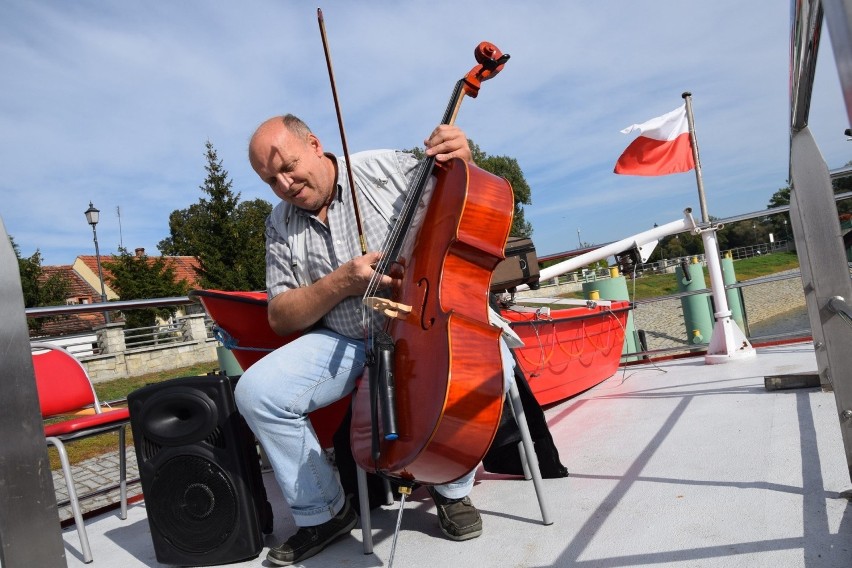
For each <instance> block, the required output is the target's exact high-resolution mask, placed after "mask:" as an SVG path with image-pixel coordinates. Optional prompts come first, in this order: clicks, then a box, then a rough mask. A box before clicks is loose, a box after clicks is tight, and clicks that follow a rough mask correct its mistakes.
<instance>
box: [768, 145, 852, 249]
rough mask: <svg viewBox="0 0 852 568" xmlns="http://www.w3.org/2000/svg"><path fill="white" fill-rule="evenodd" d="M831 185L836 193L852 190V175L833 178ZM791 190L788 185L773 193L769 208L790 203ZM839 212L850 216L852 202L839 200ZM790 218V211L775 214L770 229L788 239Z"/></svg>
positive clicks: (769, 223)
mask: <svg viewBox="0 0 852 568" xmlns="http://www.w3.org/2000/svg"><path fill="white" fill-rule="evenodd" d="M849 166H852V162H846V167H849ZM831 187H832V189H833V190H834V193H835V194H838V193H845V192H847V191H852V176H846V177H840V178H836V179H833V180H831ZM790 191H791V188H790V186H789V185H788V186H786V187H782V188H780V189H779V190H778V191H776V192H775V193H773V194H772V196H771V197H770V198H769V203H767V204H766V207H767V209H772V208H773V207H781V206H782V205H789V204H790ZM837 213H838V215H840V216H841V217H849V213H852V202H850V201H839V202H838V203H837ZM789 219H790V215H789V213H782V214H780V215H773V216H772V217H771V218H770V219H769V220H768V225H769V229H770V230H771V231H772V232H773V233H775V234H776V235H785V237H784V238H785V239H786V238H787V236H786V235H787V234H788V232H789V231H788V228H787V226H788V222H789ZM790 236H792V235H790Z"/></svg>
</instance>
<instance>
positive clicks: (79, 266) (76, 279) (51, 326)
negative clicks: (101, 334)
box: [31, 248, 203, 338]
mask: <svg viewBox="0 0 852 568" xmlns="http://www.w3.org/2000/svg"><path fill="white" fill-rule="evenodd" d="M135 253H136V256H142V255H144V254H145V249H144V248H137V249H136V250H135ZM148 258H149V261H153V260H154V259H155V258H157V257H148ZM167 258H168V260H169V262H170V263H171V264H172V266H173V267H174V269H175V278H176V280H178V281H180V280H186V281H187V282H188V283H189V286H190V288H198V287H200V286H199V283H198V276H197V274H196V270H195V269H196V268H197V267H199V263H198V259H196V258H195V257H192V256H170V257H167ZM112 259H113V257H112V256H102V257H101V270H102V272H103V277H104V288H103V289H104V293H105V294H106V297H107V300H108V301H110V300H119V299H120V298H119V296H118V293H117V292H116V291H115V290H113V289H112V288H111V287H110V285H109V278H110V276H112V274H111V273H110V271H109V270H108V269H107V268H106V266H105V265H104V264H105V263H107V262H110V261H111V260H112ZM53 275H59V276H60V277H61V278H63V279H64V280H66V281H67V282H68V283H69V285H70V289H69V297H68V298H66V300H65V303H66V304H68V305H72V304H92V303H96V302H100V301H101V281H100V278H99V276H98V261H97V257H96V256H95V255H80V256H78V257H77V258H76V259H75V260H74V264H72V265H64V266H43V267H42V275H41V279H42V281H44V280H47V279H48V278H50V277H51V276H53ZM199 308H200V309H202V310H203V308H201V307H200V306H199ZM178 311H183V310H181V308H178ZM104 323H105V320H104V315H103V314H102V313H97V312H91V313H85V314H73V315H66V316H56V317H52V318H48V319H47V320H45V321H44V322H43V323H42V326H41V329H40V330H39V331H38V336H42V337H51V338H53V337H63V336H68V335H75V334H81V333H83V334H85V333H90V332H91V330H92V329H93V328H95V327H97V326H99V325H103V324H104ZM31 335H32V333H31Z"/></svg>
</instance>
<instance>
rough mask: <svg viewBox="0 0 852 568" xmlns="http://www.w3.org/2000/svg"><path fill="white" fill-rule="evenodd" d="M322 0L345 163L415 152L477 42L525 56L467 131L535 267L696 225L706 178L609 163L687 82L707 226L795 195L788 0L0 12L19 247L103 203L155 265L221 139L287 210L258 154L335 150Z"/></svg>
mask: <svg viewBox="0 0 852 568" xmlns="http://www.w3.org/2000/svg"><path fill="white" fill-rule="evenodd" d="M318 7H319V8H322V10H323V14H324V17H325V25H326V29H327V33H328V40H329V44H330V50H331V57H332V62H333V67H334V72H335V75H336V82H337V91H338V96H339V99H340V103H341V109H342V114H343V120H344V123H345V127H346V137H347V143H348V147H349V150H350V152H355V151H358V150H367V149H378V148H411V147H414V146H419V145H422V142H423V140H424V138H425V137H426V136H427V135H428V134H429V133H430V132H431V131H432V129H433V128H434V126H435V125H437V124H438V122H439V121H440V119H441V116H442V115H443V113H444V109H445V107H446V104H447V101H448V100H449V97H450V94H451V91H452V88H453V86H454V84H455V82H456V81H457V80H458V79H459V78H461V77H462V76H464V75H465V74H466V73H467V72H468V71H469V70H470V69H471V68H472V67H473V66H474V65H475V64H476V62H475V60H474V58H473V50H474V48H475V47H476V46H477V45H478V44H479V43H480V42H481V41H490V42H492V43H494V44H495V45H497V47H498V48H500V49H501V50H502V51H503V52H504V53H508V54H509V55H510V56H511V59H510V60H509V61H508V62H507V63H506V66H505V68H504V69H503V71H502V72H501V73H500V74H499V75H498V76H497V77H495V78H494V79H492V80H490V81H488V82H486V83H484V84H483V86H482V88H481V90H480V93H479V96H478V97H477V98H476V99H471V98H467V99H466V100H465V102H464V103H463V104H462V106H461V110H460V112H459V115H458V119H457V124H458V125H459V126H460V127H462V128H463V129H464V130H465V132H466V133H467V135H468V137H469V138H470V139H472V140H473V141H474V142H476V143H477V144H478V145H479V146H480V148H481V149H482V150H484V151H485V152H486V153H487V154H489V155H496V156H509V157H512V158H515V159H516V160H517V161H518V163H519V165H520V166H521V168H522V170H523V172H524V175H525V178H526V180H527V182H528V183H529V185H530V187H531V189H532V203H531V204H529V205H526V206H524V210H525V216H526V219H527V221H529V222H530V223H531V224H532V227H533V235H532V238H533V242H534V244H535V246H536V250H537V252H538V254H539V255H540V256H543V255H547V254H554V253H558V252H562V251H566V250H571V249H575V248H577V247H578V246H579V244H580V243H581V242H582V243H584V244H585V243H590V244H597V243H606V242H610V241H614V240H620V239H622V238H626V237H628V236H630V235H632V234H635V233H638V232H641V231H644V230H647V229H650V228H651V227H653V225H654V223H658V224H664V223H667V222H670V221H675V220H678V219H680V218H682V211H683V209H684V208H686V207H692V208H693V210H694V211H696V212H698V211H700V209H699V201H698V192H697V189H696V179H695V175H694V173H693V172H688V173H682V174H675V175H669V176H663V177H636V176H619V175H616V174H614V173H613V172H612V169H613V166H614V164H615V161H616V159H617V158H618V156H619V155H620V154H621V152H622V151H623V150H624V149H625V148H626V147H627V145H628V144H629V143H630V141H631V140H632V139H633V137H635V134H631V135H625V134H622V133H621V132H620V131H621V130H622V129H624V128H625V127H627V126H629V125H631V124H634V123H640V122H643V121H645V120H647V119H650V118H653V117H656V116H659V115H662V114H664V113H666V112H668V111H671V110H673V109H675V108H677V107H678V106H680V105H681V104H682V103H683V99H682V97H681V94H682V93H683V92H685V91H689V92H691V93H692V105H693V112H694V116H695V131H696V137H697V141H698V147H699V151H700V160H701V168H702V172H703V180H704V187H705V192H706V200H707V208H708V212H709V214H710V215H712V216H714V217H718V218H725V217H730V216H733V215H738V214H744V213H749V212H753V211H758V210H761V209H764V208H766V206H767V204H768V201H769V198H770V197H771V196H772V194H773V193H775V191H777V190H778V189H779V188H782V187H785V186H787V177H788V156H789V126H788V125H789V113H790V111H789V94H788V85H789V36H790V6H789V3H784V2H778V0H750V1H749V2H742V1H741V0H713V1H703V2H697V1H692V0H599V1H596V2H567V1H550V2H545V1H522V0H489V1H487V2H486V1H480V0H472V1H459V0H452V1H444V0H430V1H429V2H425V1H419V2H411V1H405V0H395V1H390V0H388V1H361V2H352V1H344V0H328V1H325V2H320V3H318V4H317V3H307V2H301V1H294V0H290V1H288V0H270V1H266V0H247V1H245V2H225V1H224V0H222V1H209V0H181V1H180V2H170V1H166V0H160V1H153V0H139V1H136V2H124V1H119V0H98V1H89V0H75V1H74V2H66V1H61V0H41V1H38V2H33V1H31V0H4V1H3V2H2V3H0V77H3V88H2V89H0V167H2V173H0V196H2V199H0V218H2V221H3V223H4V225H5V228H6V231H7V232H8V233H9V234H10V235H12V237H13V238H14V240H15V242H16V244H17V245H18V246H19V248H20V250H21V254H22V255H23V256H30V255H32V254H33V253H34V252H35V251H36V250H38V251H40V252H41V254H42V257H43V264H45V265H61V264H71V263H73V261H74V259H75V258H76V257H77V256H78V255H83V254H94V242H93V234H92V230H91V227H90V226H89V225H88V224H87V223H86V219H85V216H84V211H85V210H86V209H87V208H88V206H89V202H91V203H93V204H94V205H95V207H97V208H98V209H100V211H101V217H100V222H99V224H98V225H97V237H98V242H99V245H100V252H101V254H102V255H103V254H112V253H115V252H117V250H118V248H119V246H124V247H125V248H126V249H128V250H130V251H133V250H134V249H135V248H137V247H142V248H144V249H145V250H146V252H147V253H148V254H149V255H156V254H159V253H158V251H157V248H156V247H157V243H159V242H160V241H161V240H162V239H163V238H165V237H167V236H168V235H169V228H168V218H169V214H170V213H171V212H172V211H175V210H177V209H185V208H187V207H188V206H190V205H191V204H193V203H196V202H197V201H198V200H199V198H201V197H202V196H203V193H202V192H201V190H200V189H199V186H201V185H202V184H203V182H204V178H205V176H206V172H205V169H204V168H205V165H206V159H205V143H206V142H207V141H210V142H211V143H212V144H213V147H214V148H215V149H216V151H217V153H218V157H219V159H220V160H221V161H222V166H223V167H224V169H225V170H227V171H228V173H229V176H230V179H231V180H232V182H233V190H234V191H235V192H238V193H239V194H240V197H241V199H243V200H249V199H255V198H263V199H266V200H268V201H270V202H273V203H274V202H275V199H276V198H275V196H274V195H273V194H272V193H271V191H270V190H269V188H268V187H267V186H265V185H264V184H263V183H262V182H260V180H259V179H257V178H256V176H255V174H254V172H253V171H252V170H251V168H250V166H249V164H248V160H247V144H248V140H249V137H250V136H251V134H252V132H253V131H254V129H255V128H256V127H257V125H258V124H260V123H261V122H262V121H263V120H265V119H266V118H268V117H270V116H274V115H278V114H283V113H287V112H290V113H293V114H296V115H298V116H300V117H301V118H302V119H303V120H305V121H306V122H307V123H308V124H309V125H310V126H311V128H312V129H313V130H314V132H315V133H316V134H317V136H318V137H319V138H320V140H321V141H322V142H323V144H324V146H325V149H326V150H328V151H331V152H334V153H341V148H342V145H341V142H340V135H339V131H338V126H337V121H336V115H335V110H334V106H333V98H332V94H331V88H330V86H329V79H328V71H327V68H326V63H325V59H324V56H323V48H322V41H321V38H320V33H319V26H318V24H317V13H316V12H317V8H318ZM823 31H824V35H823V43H822V45H821V46H820V50H819V59H818V64H817V69H816V79H815V85H814V91H813V97H812V102H811V111H810V121H809V125H810V128H811V130H812V132H813V135H814V138H815V139H816V142H817V144H818V145H819V147H820V150H821V151H822V154H823V157H824V158H825V161H826V164H827V165H828V167H829V168H830V169H835V168H839V167H842V166H843V165H845V164H846V163H847V162H849V161H850V160H852V156H850V154H852V145H850V144H852V142H848V141H847V139H846V136H845V135H844V134H843V131H844V130H845V129H846V128H847V127H848V124H847V118H846V116H847V115H846V111H845V108H844V106H843V99H842V94H841V90H840V85H839V81H838V78H837V70H836V67H835V65H834V60H833V56H832V53H831V44H830V41H829V38H828V35H827V26H824V28H823ZM119 212H120V215H119ZM696 216H697V217H700V215H696Z"/></svg>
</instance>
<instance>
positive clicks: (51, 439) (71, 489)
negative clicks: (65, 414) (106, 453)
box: [46, 437, 92, 564]
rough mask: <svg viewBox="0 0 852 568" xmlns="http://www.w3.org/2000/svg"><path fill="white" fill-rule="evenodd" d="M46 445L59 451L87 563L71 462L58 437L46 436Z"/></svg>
mask: <svg viewBox="0 0 852 568" xmlns="http://www.w3.org/2000/svg"><path fill="white" fill-rule="evenodd" d="M46 440H47V443H48V445H52V446H53V447H55V448H56V451H57V452H58V453H59V463H61V464H62V474H63V475H64V476H65V487H66V488H67V489H68V501H69V502H70V504H71V512H72V513H73V514H74V524H76V525H77V534H78V535H79V537H80V549H81V550H82V552H83V562H85V563H86V564H88V563H89V562H91V561H92V549H91V548H90V547H89V536H88V535H87V534H86V525H84V524H83V512H82V511H81V510H80V503H79V501H78V500H77V489H76V488H75V487H74V480H73V479H72V478H71V464H70V462H69V461H68V453H67V452H66V451H65V444H63V443H62V440H59V439H58V438H54V437H49V438H46Z"/></svg>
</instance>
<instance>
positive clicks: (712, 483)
mask: <svg viewBox="0 0 852 568" xmlns="http://www.w3.org/2000/svg"><path fill="white" fill-rule="evenodd" d="M792 4H793V11H792V12H793V14H792V16H793V17H792V22H791V113H790V133H791V148H790V171H791V182H792V187H793V191H792V194H791V204H790V217H791V224H792V227H793V232H794V236H795V241H796V248H797V250H798V253H799V258H800V265H801V272H802V280H803V285H804V290H803V294H804V296H805V298H806V303H807V307H808V315H809V320H810V323H811V330H812V334H813V340H812V341H800V342H791V343H787V344H783V345H774V346H771V347H760V346H758V347H753V346H749V348H750V349H749V353H748V356H744V357H727V355H724V354H723V357H724V358H725V359H726V360H723V361H711V360H708V356H709V355H714V353H713V352H712V349H711V350H710V351H708V353H707V354H705V353H702V354H700V355H699V356H694V357H684V358H668V359H661V360H651V361H641V362H639V363H638V364H630V365H624V366H622V367H621V368H620V369H619V370H618V372H617V373H616V374H615V375H613V376H612V377H611V378H609V379H607V380H606V381H604V382H602V383H600V384H598V385H597V386H595V387H594V388H592V389H590V390H587V391H585V392H583V393H581V394H579V395H577V396H575V397H573V398H570V399H568V400H564V401H561V402H559V403H557V404H554V405H552V406H549V407H547V408H546V409H545V417H546V419H547V422H548V425H549V428H550V431H551V433H552V435H553V437H554V441H555V443H556V446H557V447H558V449H559V452H560V455H561V458H562V461H563V463H564V464H565V465H566V466H567V467H568V470H569V472H570V475H569V476H568V477H561V478H555V479H547V480H545V481H544V483H543V489H544V492H545V497H546V499H547V502H548V505H549V510H550V514H551V515H550V516H551V520H552V521H553V522H552V524H550V525H547V526H545V525H543V524H542V519H541V512H540V510H539V506H538V502H537V501H536V499H535V492H534V489H533V484H532V483H531V482H529V481H526V480H524V479H523V477H521V476H509V475H505V474H493V473H489V472H486V471H484V470H480V471H479V472H478V475H477V484H476V486H475V488H474V491H473V494H472V497H473V499H474V502H475V504H476V505H477V506H478V508H479V509H480V510H481V512H482V515H483V519H484V528H485V530H484V533H483V535H482V536H481V537H480V538H477V539H474V540H471V541H467V542H463V543H456V542H451V541H449V540H446V539H444V538H443V537H442V536H441V533H440V531H439V529H438V526H437V520H436V516H435V512H434V505H433V504H432V501H431V499H430V498H429V496H428V494H427V493H426V492H425V491H424V490H422V489H419V490H415V492H414V493H413V494H412V495H411V497H410V499H409V503H408V505H407V507H406V513H405V515H404V516H403V518H402V524H401V527H400V532H399V538H398V542H397V548H396V551H395V556H394V559H395V562H396V563H397V565H398V566H430V567H431V566H435V565H441V566H474V565H475V566H524V567H539V566H541V567H544V566H589V567H596V568H597V567H604V568H606V567H613V568H615V567H625V566H658V565H659V566H682V567H695V566H701V567H704V566H707V567H726V566H806V567H834V566H838V567H841V566H852V514H850V505H849V502H848V499H847V496H848V491H849V489H850V485H852V479H851V478H850V475H851V474H852V437H851V436H850V426H852V349H849V347H848V346H849V345H850V343H851V341H850V340H852V280H850V276H849V269H848V266H847V261H846V256H845V252H844V250H843V246H842V243H841V239H840V231H839V225H838V223H837V220H836V215H834V211H835V208H834V207H835V206H834V196H833V193H832V188H831V183H830V174H829V171H828V168H827V167H826V164H825V163H824V161H823V159H822V157H821V155H820V153H819V150H818V148H817V147H816V145H815V143H814V141H813V138H812V137H811V135H810V132H809V129H808V127H807V114H808V105H809V100H810V90H811V88H812V85H813V70H814V67H815V64H816V58H817V51H818V47H819V39H820V37H821V30H822V24H823V12H825V20H826V23H827V25H828V26H829V28H830V37H831V40H832V47H833V49H834V54H835V60H836V61H837V62H838V69H839V72H840V77H841V84H842V87H843V90H844V93H845V94H846V97H845V98H846V101H847V111H848V114H849V116H848V117H847V119H848V124H850V125H852V3H850V2H841V1H840V0H824V1H823V2H819V1H818V0H813V1H806V0H801V1H799V0H797V1H794V2H793V3H792ZM678 223H680V222H678ZM698 225H699V226H700V223H699V224H698ZM0 244H2V246H0V265H2V266H3V270H0V345H2V352H3V354H4V357H3V359H4V362H5V363H6V364H5V369H4V371H5V372H4V377H5V387H6V388H5V389H4V395H3V397H2V398H0V407H2V412H0V425H2V432H3V434H4V435H3V436H2V438H0V440H2V442H0V565H2V566H4V567H6V568H18V567H25V566H26V567H29V566H39V567H53V566H82V565H86V563H85V562H84V560H83V557H82V552H81V543H80V539H79V536H78V533H77V531H76V530H75V528H74V527H73V526H71V527H68V528H65V529H61V528H60V525H59V523H58V520H57V519H58V516H57V508H56V504H55V495H54V487H53V483H52V479H51V477H50V472H49V468H47V467H46V463H47V462H46V451H45V447H44V438H43V435H42V430H41V428H42V424H41V419H40V416H38V413H37V408H38V403H37V399H36V393H35V387H34V385H33V379H32V365H31V361H30V362H28V361H29V358H30V350H29V341H28V338H27V333H26V325H25V320H24V310H23V307H22V306H23V303H22V301H21V292H20V283H19V282H18V280H17V277H16V274H17V271H15V270H13V269H10V268H9V267H12V266H14V265H13V264H12V263H13V262H14V256H13V254H12V251H11V249H10V247H9V246H7V245H6V240H3V243H0ZM633 244H636V245H637V246H644V245H645V244H646V243H642V242H639V243H633ZM717 254H718V251H717ZM717 305H718V304H717ZM92 306H93V309H94V310H95V311H99V306H98V305H97V304H94V305H92ZM88 309H92V308H91V307H88ZM100 309H102V308H100ZM716 316H717V323H718V322H719V321H720V320H724V319H725V317H726V314H725V313H724V310H719V312H718V313H717V314H716ZM722 325H724V324H722ZM728 347H730V345H728V344H727V343H726V345H725V348H728ZM711 363H723V364H711ZM805 385H810V386H805ZM263 478H264V481H265V487H266V490H267V493H268V497H269V499H270V501H271V502H272V504H273V510H274V525H273V530H272V534H269V535H265V536H264V537H263V548H262V549H261V550H259V551H258V555H257V556H253V557H251V558H248V559H234V560H235V561H233V562H231V563H230V565H232V566H269V565H270V564H269V563H268V562H267V561H265V560H264V558H265V548H266V547H269V546H275V545H276V544H278V543H280V542H281V541H283V540H284V539H286V537H287V536H288V535H289V534H291V533H292V532H293V530H294V529H293V525H292V520H291V517H290V515H289V513H288V511H287V508H286V505H285V504H284V503H283V502H282V500H281V498H280V495H278V493H277V489H276V486H275V483H274V480H273V479H272V476H271V474H269V473H265V474H263ZM148 506H149V504H147V503H146V502H145V500H138V501H136V502H134V503H132V504H131V505H130V507H129V509H128V515H127V518H126V519H124V520H122V519H120V518H119V516H118V513H117V512H116V511H108V512H105V513H102V514H99V515H96V516H94V517H91V518H89V519H87V521H86V528H87V532H88V535H89V540H90V545H91V552H92V557H93V561H92V562H91V563H89V564H88V565H89V566H105V567H114V566H121V567H122V568H134V567H137V566H139V567H143V566H144V567H155V566H162V565H163V564H161V563H160V562H158V560H157V558H156V555H155V552H154V548H153V544H152V535H151V529H150V526H149V523H148V518H147V508H148ZM396 520H397V512H396V505H388V506H384V507H382V508H381V510H377V511H374V513H373V514H372V529H373V541H374V546H373V552H372V553H371V554H364V553H363V546H362V545H363V543H362V537H361V533H360V532H359V531H357V530H356V531H353V532H352V533H351V534H350V535H348V536H344V537H342V538H340V539H339V540H338V541H337V542H335V543H334V544H333V545H332V546H330V547H329V548H328V549H326V550H325V551H323V553H321V554H320V555H318V556H316V557H313V558H310V559H308V560H306V561H304V563H303V565H304V566H308V567H310V566H316V567H321V566H352V567H373V566H384V565H386V564H388V559H389V558H390V556H391V543H392V535H393V533H394V529H395V524H396Z"/></svg>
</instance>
